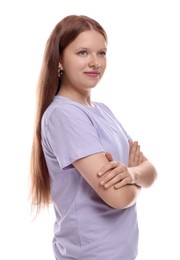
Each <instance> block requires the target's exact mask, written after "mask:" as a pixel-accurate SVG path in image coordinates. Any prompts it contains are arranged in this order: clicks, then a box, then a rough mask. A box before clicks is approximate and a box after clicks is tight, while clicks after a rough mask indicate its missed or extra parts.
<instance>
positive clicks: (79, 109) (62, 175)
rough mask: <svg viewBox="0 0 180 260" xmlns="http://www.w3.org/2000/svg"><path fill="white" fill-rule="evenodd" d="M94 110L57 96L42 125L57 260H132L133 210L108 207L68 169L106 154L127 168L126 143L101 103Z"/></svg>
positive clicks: (135, 240) (135, 225)
mask: <svg viewBox="0 0 180 260" xmlns="http://www.w3.org/2000/svg"><path fill="white" fill-rule="evenodd" d="M94 104H95V106H94V107H88V106H85V105H81V104H79V103H77V102H74V101H71V100H70V99H68V98H65V97H61V96H56V97H55V98H54V100H53V102H52V104H51V105H50V106H49V107H48V109H47V110H46V112H45V113H44V115H43V119H42V145H43V151H44V154H45V158H46V162H47V166H48V169H49V173H50V178H51V195H52V200H53V204H54V209H55V214H56V221H55V225H54V239H53V249H54V254H55V258H56V259H58V260H64V259H66V260H67V259H68V260H71V259H74V260H75V259H76V260H77V259H78V260H134V259H135V258H136V255H137V244H138V223H137V214H136V205H134V206H132V207H130V208H128V209H124V210H118V209H113V208H111V207H110V206H108V205H107V204H106V203H105V202H103V201H102V200H101V198H100V197H99V196H98V195H97V194H96V192H95V191H94V190H93V189H92V188H91V187H90V186H89V184H88V183H87V182H86V181H85V180H84V178H83V177H82V176H81V175H80V173H79V172H78V171H77V170H76V169H75V168H74V167H73V166H72V162H74V161H75V160H77V159H79V158H82V157H85V156H88V155H90V154H94V153H98V152H103V151H109V152H111V153H112V155H113V159H114V160H118V161H120V162H122V163H124V164H125V165H127V164H128V157H129V145H128V140H129V139H130V137H129V136H128V135H127V133H126V132H125V130H124V129H123V128H122V126H121V124H120V123H119V122H118V120H117V119H116V118H115V117H114V115H113V114H112V112H111V111H110V110H109V109H108V108H107V107H106V106H105V105H104V104H102V103H94Z"/></svg>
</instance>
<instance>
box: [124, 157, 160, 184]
mask: <svg viewBox="0 0 180 260" xmlns="http://www.w3.org/2000/svg"><path fill="white" fill-rule="evenodd" d="M128 171H129V173H130V174H132V175H133V176H134V183H135V184H136V185H138V186H140V187H143V188H148V187H150V186H151V185H152V184H153V183H154V181H155V180H156V178H157V171H156V169H155V167H154V166H153V165H152V164H151V163H150V162H149V161H148V160H146V161H144V162H142V163H141V164H139V165H138V166H135V167H128Z"/></svg>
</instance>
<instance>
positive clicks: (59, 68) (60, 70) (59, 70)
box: [58, 62, 63, 79]
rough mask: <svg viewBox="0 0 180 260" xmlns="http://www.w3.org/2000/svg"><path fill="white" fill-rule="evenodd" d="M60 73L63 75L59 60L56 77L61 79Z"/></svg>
mask: <svg viewBox="0 0 180 260" xmlns="http://www.w3.org/2000/svg"><path fill="white" fill-rule="evenodd" d="M62 75H63V70H62V67H61V64H60V62H59V67H58V77H59V78H60V79H61V78H62Z"/></svg>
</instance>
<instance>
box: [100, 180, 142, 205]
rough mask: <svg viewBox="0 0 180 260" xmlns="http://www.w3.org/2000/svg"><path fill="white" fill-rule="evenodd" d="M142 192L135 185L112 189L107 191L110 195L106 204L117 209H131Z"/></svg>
mask: <svg viewBox="0 0 180 260" xmlns="http://www.w3.org/2000/svg"><path fill="white" fill-rule="evenodd" d="M103 189H104V188H103ZM140 190H141V188H140V187H139V186H137V185H135V184H130V185H126V186H123V187H121V188H120V189H115V188H114V187H111V188H109V189H108V190H105V192H106V193H107V194H108V196H107V197H106V200H105V202H106V203H107V204H108V205H109V206H111V207H113V208H116V209H124V208H128V207H131V206H132V205H134V204H135V203H136V201H137V199H138V196H139V193H140Z"/></svg>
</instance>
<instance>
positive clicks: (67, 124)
mask: <svg viewBox="0 0 180 260" xmlns="http://www.w3.org/2000/svg"><path fill="white" fill-rule="evenodd" d="M42 131H43V138H44V139H45V140H46V143H48V146H49V149H50V150H51V151H52V153H53V154H54V155H55V156H56V158H57V160H58V162H59V165H60V167H61V168H62V169H64V168H66V167H68V166H72V163H73V162H74V161H76V160H78V159H80V158H83V157H86V156H88V155H91V154H95V153H98V152H103V151H104V150H103V147H102V145H101V143H100V140H99V136H98V130H97V129H96V127H95V126H94V124H93V121H92V120H91V117H90V116H89V115H88V114H87V113H86V112H85V111H84V110H82V109H81V108H79V107H77V106H74V105H71V104H66V105H64V106H63V108H62V107H56V108H54V110H53V111H52V112H51V113H50V114H49V115H48V116H47V117H45V119H44V121H43V124H42Z"/></svg>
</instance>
